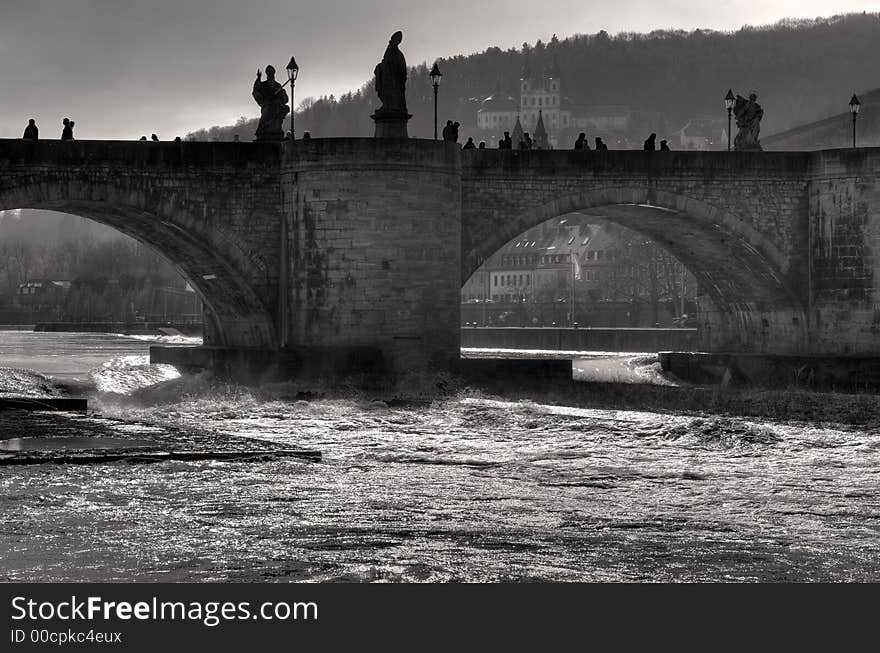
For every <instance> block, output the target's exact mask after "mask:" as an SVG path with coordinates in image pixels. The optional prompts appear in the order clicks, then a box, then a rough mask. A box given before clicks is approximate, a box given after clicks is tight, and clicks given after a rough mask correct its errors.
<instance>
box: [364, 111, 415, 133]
mask: <svg viewBox="0 0 880 653" xmlns="http://www.w3.org/2000/svg"><path fill="white" fill-rule="evenodd" d="M370 118H372V119H373V120H374V121H375V123H376V134H375V136H374V137H375V138H409V133H407V130H406V123H408V122H409V119H410V118H412V114H410V113H406V112H403V111H400V112H397V111H395V112H382V111H377V112H376V113H374V114H373V115H372V116H370Z"/></svg>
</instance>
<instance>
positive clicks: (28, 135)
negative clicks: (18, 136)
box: [22, 118, 40, 141]
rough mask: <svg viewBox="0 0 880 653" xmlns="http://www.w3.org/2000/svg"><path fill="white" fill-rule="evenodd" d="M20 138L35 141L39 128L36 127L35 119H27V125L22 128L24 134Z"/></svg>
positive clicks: (38, 136)
mask: <svg viewBox="0 0 880 653" xmlns="http://www.w3.org/2000/svg"><path fill="white" fill-rule="evenodd" d="M22 138H23V139H24V140H26V141H36V140H38V139H39V138H40V130H39V128H38V127H37V121H36V120H34V119H33V118H31V119H30V120H28V125H27V127H25V128H24V136H22Z"/></svg>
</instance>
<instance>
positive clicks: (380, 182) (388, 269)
mask: <svg viewBox="0 0 880 653" xmlns="http://www.w3.org/2000/svg"><path fill="white" fill-rule="evenodd" d="M284 178H285V181H284V184H285V188H286V189H287V196H286V198H285V208H286V210H287V212H288V216H289V220H290V240H291V242H290V250H291V261H292V264H293V269H292V271H291V280H292V281H291V289H290V306H291V313H290V324H291V332H290V342H291V344H292V345H296V346H306V347H312V348H330V349H333V348H344V347H349V346H363V345H366V346H374V347H377V348H379V349H381V350H382V351H383V352H384V353H385V355H386V358H387V359H388V360H389V361H391V364H392V366H393V368H394V371H395V372H397V373H405V372H408V371H420V370H424V369H426V368H432V367H438V368H446V367H448V365H449V364H451V362H452V361H453V360H456V359H458V357H459V340H460V335H459V333H460V327H459V319H458V311H459V303H460V291H461V279H460V277H459V270H460V252H461V250H460V206H461V190H460V183H461V182H460V179H461V172H460V164H459V157H458V148H457V147H456V146H454V145H452V144H449V143H444V142H434V141H416V140H387V139H320V140H319V139H314V140H312V141H310V142H309V141H298V142H297V143H296V145H295V148H294V149H293V151H292V152H290V156H289V158H288V159H287V161H286V162H285V167H284Z"/></svg>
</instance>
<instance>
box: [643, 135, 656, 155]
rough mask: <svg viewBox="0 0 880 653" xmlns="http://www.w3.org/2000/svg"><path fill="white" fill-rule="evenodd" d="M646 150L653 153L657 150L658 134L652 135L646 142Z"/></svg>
mask: <svg viewBox="0 0 880 653" xmlns="http://www.w3.org/2000/svg"><path fill="white" fill-rule="evenodd" d="M644 149H645V151H646V152H653V151H654V150H656V149H657V134H651V135H650V136H648V138H647V139H646V140H645V146H644Z"/></svg>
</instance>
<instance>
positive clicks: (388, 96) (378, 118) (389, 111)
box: [371, 31, 412, 138]
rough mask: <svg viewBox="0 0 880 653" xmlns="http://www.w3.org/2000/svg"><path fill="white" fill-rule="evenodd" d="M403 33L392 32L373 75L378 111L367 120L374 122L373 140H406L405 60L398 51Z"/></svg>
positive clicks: (409, 116) (407, 136)
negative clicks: (383, 54)
mask: <svg viewBox="0 0 880 653" xmlns="http://www.w3.org/2000/svg"><path fill="white" fill-rule="evenodd" d="M402 41H403V32H400V31H398V32H394V34H392V35H391V40H390V41H389V42H388V47H387V48H386V49H385V56H383V57H382V61H380V62H379V63H378V64H377V65H376V68H375V69H374V70H373V74H374V75H375V76H376V93H377V94H378V95H379V99H380V100H381V101H382V107H381V108H380V109H379V110H377V111H376V112H375V113H374V114H373V115H372V116H371V117H372V118H373V120H374V121H375V122H376V138H409V135H408V134H407V131H406V123H407V122H408V121H409V119H410V118H412V115H410V113H409V112H408V111H407V109H406V72H407V71H406V58H405V57H404V56H403V52H401V51H400V47H399V46H400V44H401V42H402Z"/></svg>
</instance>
